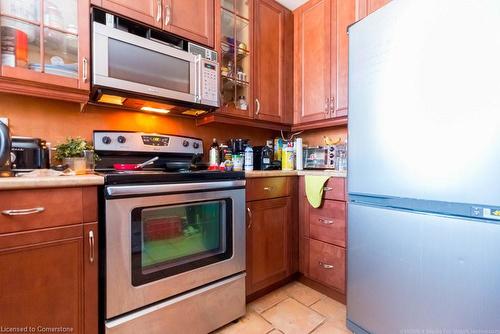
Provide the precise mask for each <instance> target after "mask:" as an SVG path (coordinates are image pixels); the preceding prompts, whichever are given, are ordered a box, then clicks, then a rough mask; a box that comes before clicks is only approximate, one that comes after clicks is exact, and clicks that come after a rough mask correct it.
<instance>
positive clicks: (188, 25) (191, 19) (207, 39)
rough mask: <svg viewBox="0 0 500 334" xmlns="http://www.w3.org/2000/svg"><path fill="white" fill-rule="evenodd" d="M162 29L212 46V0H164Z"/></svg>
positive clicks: (213, 14)
mask: <svg viewBox="0 0 500 334" xmlns="http://www.w3.org/2000/svg"><path fill="white" fill-rule="evenodd" d="M164 3H165V9H164V15H163V16H164V20H163V29H165V30H167V31H170V32H172V33H174V34H176V35H179V36H182V37H184V38H187V39H190V40H192V41H194V42H197V43H201V44H204V45H207V46H210V47H213V46H214V17H215V13H214V0H164Z"/></svg>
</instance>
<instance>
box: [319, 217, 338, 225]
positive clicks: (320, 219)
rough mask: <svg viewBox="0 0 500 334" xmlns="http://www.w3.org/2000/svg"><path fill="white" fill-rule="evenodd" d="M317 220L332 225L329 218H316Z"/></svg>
mask: <svg viewBox="0 0 500 334" xmlns="http://www.w3.org/2000/svg"><path fill="white" fill-rule="evenodd" d="M318 221H319V222H320V223H322V224H325V225H333V223H334V222H333V220H330V219H325V218H318Z"/></svg>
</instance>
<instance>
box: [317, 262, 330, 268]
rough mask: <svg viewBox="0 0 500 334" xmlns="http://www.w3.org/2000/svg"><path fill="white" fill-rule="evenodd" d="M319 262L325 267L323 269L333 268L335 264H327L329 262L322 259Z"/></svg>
mask: <svg viewBox="0 0 500 334" xmlns="http://www.w3.org/2000/svg"><path fill="white" fill-rule="evenodd" d="M318 263H319V265H320V266H321V267H323V269H333V265H331V264H327V263H324V262H321V261H319V262H318Z"/></svg>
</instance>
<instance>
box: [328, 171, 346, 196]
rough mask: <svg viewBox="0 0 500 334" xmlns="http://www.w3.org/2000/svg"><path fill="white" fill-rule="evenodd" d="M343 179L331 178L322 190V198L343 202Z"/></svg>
mask: <svg viewBox="0 0 500 334" xmlns="http://www.w3.org/2000/svg"><path fill="white" fill-rule="evenodd" d="M345 180H346V179H345V178H343V177H331V178H330V179H329V180H328V181H327V182H326V184H325V187H324V188H323V198H325V199H333V200H337V201H345Z"/></svg>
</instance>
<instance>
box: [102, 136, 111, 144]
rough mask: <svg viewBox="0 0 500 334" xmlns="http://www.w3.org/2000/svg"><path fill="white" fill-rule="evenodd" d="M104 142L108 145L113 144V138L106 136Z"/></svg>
mask: <svg viewBox="0 0 500 334" xmlns="http://www.w3.org/2000/svg"><path fill="white" fill-rule="evenodd" d="M102 142H103V143H104V144H106V145H108V144H111V138H109V137H108V136H104V137H102Z"/></svg>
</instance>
